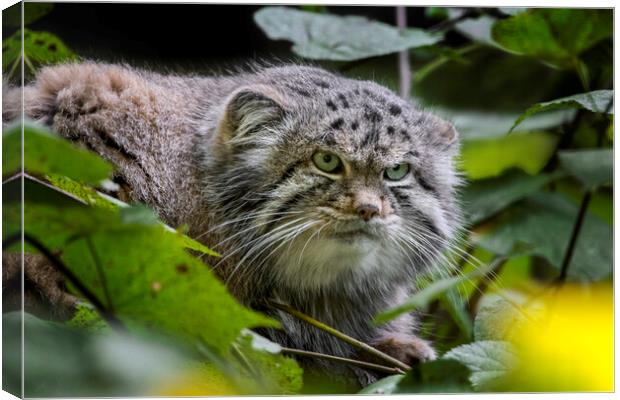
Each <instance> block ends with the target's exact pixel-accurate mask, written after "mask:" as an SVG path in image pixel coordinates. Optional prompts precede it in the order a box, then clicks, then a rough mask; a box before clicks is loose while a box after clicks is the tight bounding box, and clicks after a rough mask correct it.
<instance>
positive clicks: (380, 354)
mask: <svg viewBox="0 0 620 400" xmlns="http://www.w3.org/2000/svg"><path fill="white" fill-rule="evenodd" d="M268 304H269V305H271V306H272V307H274V308H277V309H278V310H281V311H284V312H285V313H287V314H290V315H292V316H294V317H296V318H298V319H300V320H302V321H304V322H306V323H308V324H310V325H312V326H314V327H315V328H318V329H320V330H322V331H324V332H327V333H328V334H330V335H332V336H334V337H336V338H338V339H340V340H342V341H343V342H346V343H348V344H350V345H351V346H353V347H355V348H356V349H358V350H360V351H363V352H365V353H368V354H371V355H373V356H375V357H377V358H380V359H381V360H383V361H385V362H387V363H388V364H390V365H393V366H395V367H396V368H399V369H401V370H403V371H407V370H409V369H411V367H410V366H408V365H407V364H405V363H403V362H401V361H399V360H397V359H395V358H394V357H392V356H389V355H387V354H385V353H383V352H382V351H379V350H377V349H375V348H374V347H371V346H369V345H367V344H366V343H364V342H361V341H359V340H357V339H355V338H352V337H351V336H349V335H347V334H345V333H342V332H340V331H339V330H337V329H334V328H332V327H331V326H329V325H326V324H324V323H322V322H320V321H317V320H316V319H314V318H312V317H310V316H308V315H306V314H304V313H302V312H301V311H298V310H295V309H294V308H292V307H291V306H289V305H286V304H282V303H277V302H274V301H270V302H269V303H268Z"/></svg>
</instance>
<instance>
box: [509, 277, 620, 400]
mask: <svg viewBox="0 0 620 400" xmlns="http://www.w3.org/2000/svg"><path fill="white" fill-rule="evenodd" d="M536 303H537V304H536V305H534V304H533V303H532V305H530V307H526V308H525V311H526V312H527V311H528V308H529V309H531V308H532V307H536V310H535V314H536V316H537V317H536V318H533V319H529V320H527V321H526V322H524V323H523V324H522V325H521V326H520V327H518V328H517V330H516V331H515V335H514V340H513V342H514V343H513V344H514V345H515V347H516V349H517V351H518V353H519V356H520V364H519V365H520V366H519V367H518V368H516V369H515V370H514V371H513V372H512V373H511V374H510V376H509V377H508V378H507V380H506V384H507V386H508V387H507V389H508V390H511V391H514V390H517V391H521V392H522V391H527V392H561V391H571V392H580V391H584V392H609V391H612V390H613V388H614V335H613V293H612V287H611V285H609V284H599V285H590V286H578V285H571V286H564V287H562V288H560V289H557V291H556V290H552V291H550V293H549V294H547V295H545V296H544V297H543V298H542V301H541V302H538V301H536ZM541 303H542V305H543V307H542V311H541V309H538V307H540V304H541ZM532 314H534V313H532Z"/></svg>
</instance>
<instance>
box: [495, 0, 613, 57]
mask: <svg viewBox="0 0 620 400" xmlns="http://www.w3.org/2000/svg"><path fill="white" fill-rule="evenodd" d="M612 29H613V20H612V11H611V10H596V9H570V8H554V9H545V8H538V9H530V10H528V11H526V12H523V13H519V14H517V15H514V16H512V17H510V18H507V19H505V20H501V21H497V22H496V23H495V25H493V28H492V37H493V39H494V40H495V42H497V43H499V44H500V45H501V46H502V47H503V48H505V49H507V50H509V51H512V52H515V53H517V54H524V55H528V56H532V57H536V58H538V59H540V60H542V61H545V62H547V63H549V64H552V65H554V66H557V67H561V68H575V67H576V63H577V62H578V56H579V55H580V54H581V53H582V52H583V51H585V50H587V49H589V48H590V47H592V46H593V45H594V44H596V43H597V42H598V41H600V40H601V39H604V38H606V37H609V36H611V35H612Z"/></svg>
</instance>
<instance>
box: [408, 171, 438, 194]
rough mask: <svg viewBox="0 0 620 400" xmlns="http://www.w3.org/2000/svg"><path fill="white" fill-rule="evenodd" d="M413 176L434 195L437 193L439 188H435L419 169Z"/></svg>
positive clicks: (423, 187)
mask: <svg viewBox="0 0 620 400" xmlns="http://www.w3.org/2000/svg"><path fill="white" fill-rule="evenodd" d="M413 176H414V177H415V179H416V180H417V181H418V183H419V184H420V186H421V187H422V189H424V190H426V191H427V192H430V193H432V194H433V195H437V190H435V188H434V187H433V186H432V185H431V184H430V183H428V181H427V180H426V179H425V178H424V177H423V176H422V174H420V172H419V171H414V172H413Z"/></svg>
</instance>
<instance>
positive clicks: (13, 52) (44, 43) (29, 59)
mask: <svg viewBox="0 0 620 400" xmlns="http://www.w3.org/2000/svg"><path fill="white" fill-rule="evenodd" d="M24 53H26V59H25V60H24V61H25V62H26V65H27V66H32V64H28V63H37V64H54V63H59V62H62V61H71V60H75V59H77V56H76V55H75V53H73V52H72V51H71V50H70V49H69V48H68V47H67V46H65V44H64V43H63V42H62V40H60V39H59V38H58V37H57V36H56V35H54V34H52V33H49V32H35V31H31V30H29V29H24ZM21 54H22V32H21V30H19V31H17V32H15V33H14V34H13V35H12V36H10V37H8V38H6V39H4V40H3V41H2V69H3V70H6V69H8V68H9V67H11V66H12V65H13V64H14V63H15V62H17V60H19V59H20V57H21ZM31 72H34V71H31Z"/></svg>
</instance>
